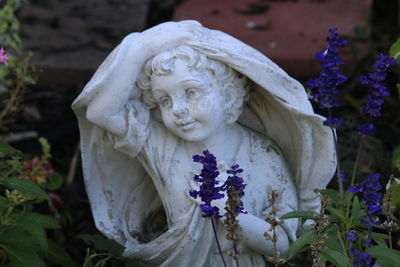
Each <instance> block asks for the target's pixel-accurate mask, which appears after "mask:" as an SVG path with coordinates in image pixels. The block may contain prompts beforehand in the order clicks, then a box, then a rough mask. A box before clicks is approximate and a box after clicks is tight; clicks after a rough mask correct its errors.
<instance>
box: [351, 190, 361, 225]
mask: <svg viewBox="0 0 400 267" xmlns="http://www.w3.org/2000/svg"><path fill="white" fill-rule="evenodd" d="M362 216H363V211H362V210H361V208H360V201H359V200H358V197H357V196H355V197H354V200H353V207H352V210H351V218H352V224H353V225H354V223H358V222H359V221H360V219H361V217H362Z"/></svg>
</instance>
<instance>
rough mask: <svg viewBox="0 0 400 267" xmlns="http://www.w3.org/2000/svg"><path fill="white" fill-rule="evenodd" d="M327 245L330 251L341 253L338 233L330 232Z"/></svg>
mask: <svg viewBox="0 0 400 267" xmlns="http://www.w3.org/2000/svg"><path fill="white" fill-rule="evenodd" d="M325 244H326V246H327V248H328V249H329V250H337V251H340V250H341V249H342V248H341V246H340V243H339V240H338V237H337V232H336V231H330V232H329V236H328V238H327V239H326V241H325Z"/></svg>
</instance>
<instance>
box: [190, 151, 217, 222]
mask: <svg viewBox="0 0 400 267" xmlns="http://www.w3.org/2000/svg"><path fill="white" fill-rule="evenodd" d="M203 155H204V156H200V155H194V156H193V161H194V162H199V163H201V164H203V169H202V170H201V173H200V175H195V176H194V180H195V181H197V182H199V183H200V190H199V191H196V190H191V191H190V192H189V195H190V196H191V197H193V198H197V197H200V199H201V201H202V202H203V204H201V205H200V208H201V210H202V211H203V214H202V216H203V217H214V218H221V216H220V215H219V209H218V208H217V207H215V206H212V205H211V201H213V200H216V199H220V198H223V197H224V194H223V193H221V192H222V190H223V189H222V186H217V185H218V184H219V181H217V180H216V178H217V177H218V175H219V172H218V168H217V161H216V158H215V156H214V155H213V154H211V153H210V152H208V150H205V151H203Z"/></svg>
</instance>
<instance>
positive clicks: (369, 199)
mask: <svg viewBox="0 0 400 267" xmlns="http://www.w3.org/2000/svg"><path fill="white" fill-rule="evenodd" d="M380 177H381V175H380V174H379V173H375V174H368V177H367V179H366V180H364V181H362V182H361V183H359V184H356V185H355V186H350V187H349V191H350V192H353V193H355V194H357V195H358V194H361V193H362V194H363V196H362V201H363V202H364V203H365V205H366V206H367V208H366V213H367V214H366V215H365V216H364V217H363V218H362V219H361V223H362V224H364V225H366V226H367V227H368V232H369V233H368V237H367V239H366V240H364V241H363V245H364V246H367V247H370V246H372V241H371V232H372V230H373V228H374V225H380V224H381V222H380V220H379V215H381V214H382V212H383V209H382V200H383V199H382V193H380V192H379V191H380V190H381V189H382V186H381V184H380V183H379V179H380Z"/></svg>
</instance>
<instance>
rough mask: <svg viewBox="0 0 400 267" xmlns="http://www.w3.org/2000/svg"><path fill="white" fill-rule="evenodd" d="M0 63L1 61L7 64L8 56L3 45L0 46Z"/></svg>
mask: <svg viewBox="0 0 400 267" xmlns="http://www.w3.org/2000/svg"><path fill="white" fill-rule="evenodd" d="M0 63H3V64H4V65H8V56H7V55H6V53H5V51H4V49H3V47H2V48H0Z"/></svg>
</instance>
